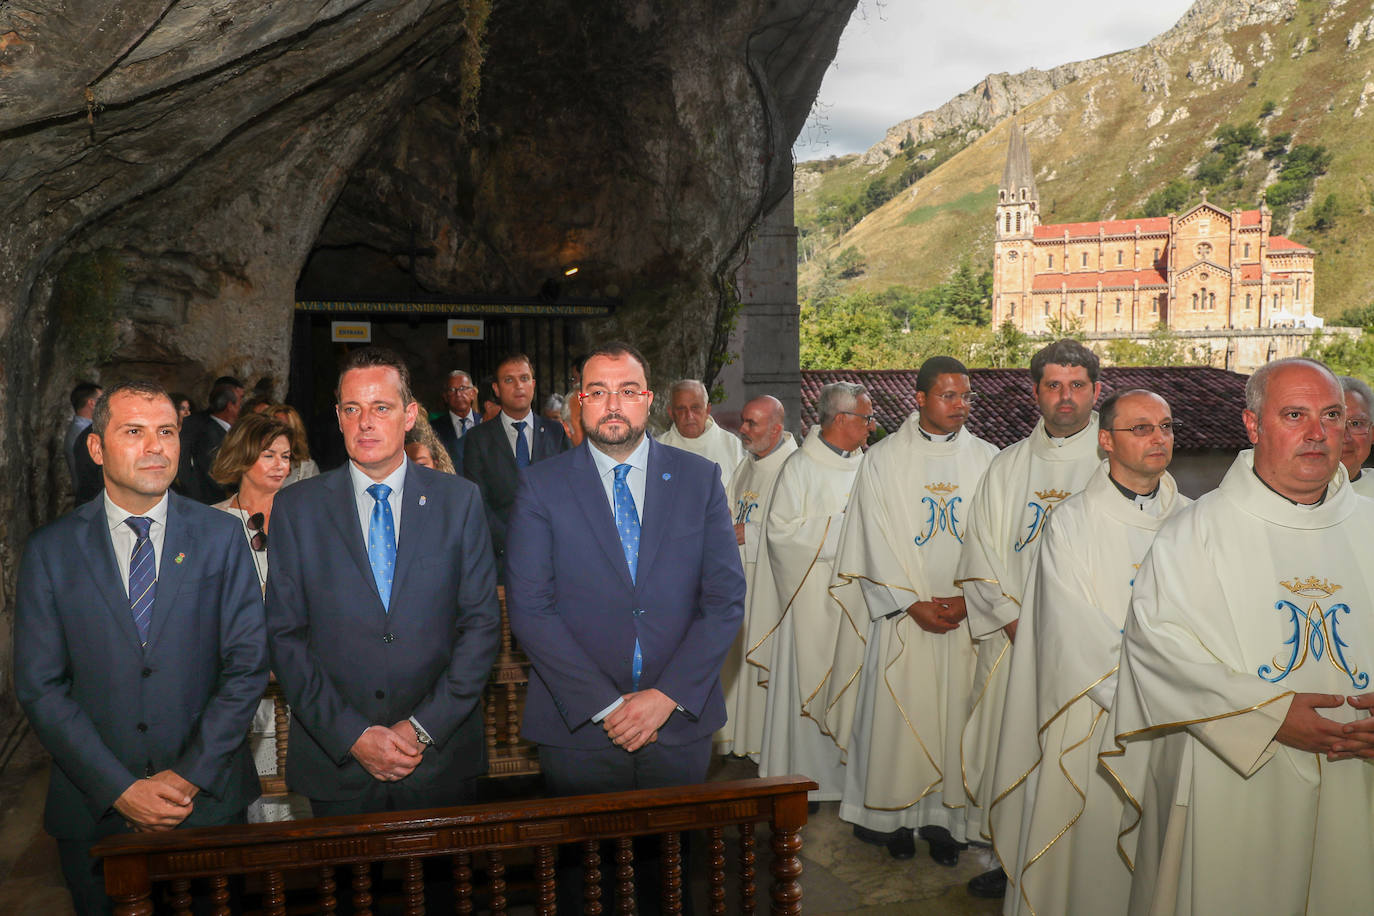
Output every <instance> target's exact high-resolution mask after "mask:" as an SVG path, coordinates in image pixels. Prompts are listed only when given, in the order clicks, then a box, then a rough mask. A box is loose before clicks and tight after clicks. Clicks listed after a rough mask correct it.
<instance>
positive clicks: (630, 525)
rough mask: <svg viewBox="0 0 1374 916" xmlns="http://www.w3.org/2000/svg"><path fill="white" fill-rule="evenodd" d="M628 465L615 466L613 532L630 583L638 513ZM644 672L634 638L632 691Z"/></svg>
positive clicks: (636, 549) (636, 551)
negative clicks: (627, 480) (623, 557)
mask: <svg viewBox="0 0 1374 916" xmlns="http://www.w3.org/2000/svg"><path fill="white" fill-rule="evenodd" d="M629 473H630V465H628V464H617V465H616V466H615V487H614V489H613V491H612V492H613V493H614V494H615V530H616V533H617V534H619V535H620V549H621V550H623V551H624V552H625V565H626V566H628V567H630V581H631V582H633V581H634V579H635V573H636V572H638V570H639V513H638V512H637V511H635V500H634V497H633V496H632V495H630V485H629V483H628V482H626V480H625V478H626V477H627V476H629ZM643 671H644V656H643V655H642V654H641V653H640V651H639V639H638V637H636V638H635V658H634V668H633V669H632V673H633V676H634V689H635V690H638V689H639V675H640V674H641V673H642V672H643Z"/></svg>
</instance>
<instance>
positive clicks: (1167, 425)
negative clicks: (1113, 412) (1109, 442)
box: [1107, 420, 1183, 439]
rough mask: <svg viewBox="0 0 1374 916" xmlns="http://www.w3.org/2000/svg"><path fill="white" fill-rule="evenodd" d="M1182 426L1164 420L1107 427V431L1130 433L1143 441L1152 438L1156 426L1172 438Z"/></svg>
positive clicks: (1178, 421) (1177, 421)
mask: <svg viewBox="0 0 1374 916" xmlns="http://www.w3.org/2000/svg"><path fill="white" fill-rule="evenodd" d="M1182 425H1183V423H1182V421H1181V420H1165V421H1164V422H1163V423H1137V424H1136V425H1134V426H1109V427H1107V429H1108V431H1109V432H1114V433H1130V434H1131V435H1133V436H1138V437H1139V438H1141V439H1144V438H1145V437H1146V436H1153V435H1154V434H1155V427H1156V426H1157V427H1159V431H1160V432H1162V433H1163V434H1164V435H1166V436H1172V435H1173V434H1174V433H1175V432H1177V431H1178V428H1179V427H1180V426H1182Z"/></svg>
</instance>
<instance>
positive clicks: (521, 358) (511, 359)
mask: <svg viewBox="0 0 1374 916" xmlns="http://www.w3.org/2000/svg"><path fill="white" fill-rule="evenodd" d="M507 363H524V364H525V365H526V366H529V367H530V374H531V375H533V374H534V363H532V362H530V358H529V357H528V356H526V355H525V354H524V353H520V352H516V351H512V352H510V353H506V354H504V355H503V356H502V357H501V358H500V359H498V360H497V361H496V366H495V369H496V371H497V372H500V371H501V367H502V366H504V365H506V364H507Z"/></svg>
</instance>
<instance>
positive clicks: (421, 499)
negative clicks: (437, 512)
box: [420, 496, 428, 506]
mask: <svg viewBox="0 0 1374 916" xmlns="http://www.w3.org/2000/svg"><path fill="white" fill-rule="evenodd" d="M427 501H428V497H425V496H421V497H420V505H422V506H423V505H424V504H425V503H426V502H427Z"/></svg>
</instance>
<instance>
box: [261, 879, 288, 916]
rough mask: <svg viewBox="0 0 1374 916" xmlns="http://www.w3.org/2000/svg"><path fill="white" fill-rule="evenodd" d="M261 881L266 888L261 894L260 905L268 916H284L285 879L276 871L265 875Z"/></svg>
mask: <svg viewBox="0 0 1374 916" xmlns="http://www.w3.org/2000/svg"><path fill="white" fill-rule="evenodd" d="M263 879H264V883H265V885H266V886H265V887H264V888H263V892H262V905H263V906H264V907H265V908H266V909H267V912H268V913H269V914H270V916H286V879H285V878H283V877H282V873H281V872H280V871H278V870H276V869H272V870H271V871H268V872H267V873H265V874H264V875H263Z"/></svg>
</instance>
